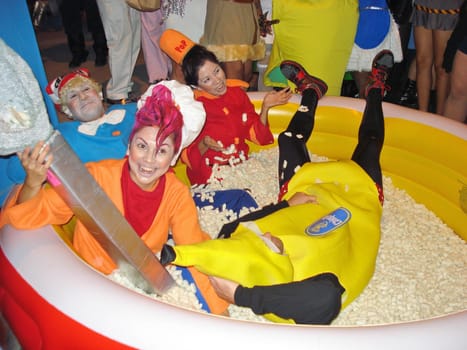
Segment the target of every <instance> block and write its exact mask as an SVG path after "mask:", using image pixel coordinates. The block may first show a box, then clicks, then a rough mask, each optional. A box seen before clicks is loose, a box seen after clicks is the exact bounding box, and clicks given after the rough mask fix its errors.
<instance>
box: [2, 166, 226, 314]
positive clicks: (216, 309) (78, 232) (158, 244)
mask: <svg viewBox="0 0 467 350" xmlns="http://www.w3.org/2000/svg"><path fill="white" fill-rule="evenodd" d="M124 162H125V161H124V160H122V159H119V160H115V159H110V160H103V161H100V162H96V163H87V164H86V167H87V168H88V170H89V172H90V173H91V174H92V175H93V177H94V178H95V180H96V181H97V182H98V183H99V185H100V186H101V187H102V188H103V190H104V192H106V194H107V195H108V196H109V198H110V199H111V200H112V202H113V203H114V204H115V206H116V207H117V208H118V210H119V211H120V212H121V213H123V211H124V208H123V199H122V191H121V184H120V177H121V173H122V166H123V164H124ZM18 192H19V191H17V193H16V195H15V196H13V198H10V200H9V201H8V202H7V203H6V205H5V206H4V208H3V209H2V213H1V216H0V227H1V226H3V225H5V224H11V225H12V226H13V227H15V228H17V229H31V228H38V227H41V226H44V225H48V224H53V225H62V224H65V223H67V222H68V221H69V220H70V218H71V217H72V216H73V212H72V211H71V209H70V208H69V207H68V206H67V205H66V204H65V202H64V201H63V200H62V199H61V198H60V196H59V195H58V194H57V193H56V192H55V190H53V189H42V190H41V191H40V192H39V194H38V195H37V196H35V197H34V198H32V199H31V200H29V201H27V202H24V203H21V204H16V205H15V203H16V200H17V195H18ZM169 231H170V232H171V234H172V237H173V240H174V242H175V244H191V243H197V242H201V241H205V240H208V239H210V238H209V235H208V234H207V233H205V232H203V231H202V230H201V228H200V225H199V221H198V214H197V210H196V207H195V204H194V202H193V199H192V197H191V194H190V192H189V189H188V187H187V186H186V185H185V184H183V183H182V182H181V181H180V180H179V179H178V178H177V177H176V176H175V174H173V173H170V172H169V173H167V176H166V185H165V190H164V194H163V198H162V201H161V204H160V207H159V210H158V212H157V215H156V217H155V218H154V221H153V223H152V225H151V226H150V228H149V229H148V230H147V232H146V233H144V234H143V235H142V237H141V239H142V240H143V241H144V242H145V243H146V245H147V246H148V247H149V248H150V249H151V250H152V251H153V252H154V253H158V252H159V251H160V250H161V249H162V246H163V244H164V243H166V242H167V239H168V234H169ZM73 246H74V248H75V249H76V251H77V252H78V253H79V254H80V255H81V257H82V258H83V259H84V260H86V261H87V262H88V263H89V264H90V265H92V266H93V267H94V268H96V269H97V270H99V271H101V272H103V273H105V274H109V273H110V272H112V271H113V270H114V269H115V268H116V265H115V263H114V262H113V261H112V259H111V258H110V257H109V255H108V254H107V252H106V251H105V250H104V249H103V248H102V247H101V246H100V245H99V243H98V242H97V241H96V239H95V238H94V237H93V236H92V234H91V233H90V232H89V231H88V230H87V229H86V228H85V227H84V225H83V224H82V223H81V222H80V221H77V223H76V226H75V231H74V236H73ZM190 272H191V273H192V275H193V278H194V280H195V282H196V284H197V286H198V288H199V289H200V291H201V293H202V294H203V296H204V298H205V299H206V302H207V304H208V306H209V308H210V310H211V312H212V313H216V314H220V313H222V312H224V311H225V310H226V308H227V306H228V303H227V302H226V301H224V300H223V299H220V298H219V297H218V296H217V294H216V293H215V291H214V289H213V288H212V286H211V284H210V282H209V280H208V278H207V276H206V275H204V274H202V273H200V272H199V271H196V270H195V269H193V268H190Z"/></svg>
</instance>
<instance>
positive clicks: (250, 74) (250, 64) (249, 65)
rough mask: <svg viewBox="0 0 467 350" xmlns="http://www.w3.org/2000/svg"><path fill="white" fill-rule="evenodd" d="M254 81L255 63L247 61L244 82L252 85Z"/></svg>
mask: <svg viewBox="0 0 467 350" xmlns="http://www.w3.org/2000/svg"><path fill="white" fill-rule="evenodd" d="M252 79H253V61H252V60H246V61H245V63H243V80H244V81H246V82H247V83H250V82H251V80H252ZM250 85H251V84H250Z"/></svg>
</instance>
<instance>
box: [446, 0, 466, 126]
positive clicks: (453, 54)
mask: <svg viewBox="0 0 467 350" xmlns="http://www.w3.org/2000/svg"><path fill="white" fill-rule="evenodd" d="M443 67H444V69H445V70H446V72H448V73H449V74H450V75H451V79H450V83H451V84H450V87H449V95H448V98H447V100H446V104H445V106H444V113H443V115H444V116H445V117H448V118H451V119H454V120H458V121H460V122H464V123H466V122H467V0H464V3H463V4H462V6H461V11H460V14H459V21H458V22H457V25H456V28H455V29H454V31H453V32H452V35H451V37H450V38H449V41H448V43H447V47H446V51H445V53H444V60H443Z"/></svg>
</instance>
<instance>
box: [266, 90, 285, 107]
mask: <svg viewBox="0 0 467 350" xmlns="http://www.w3.org/2000/svg"><path fill="white" fill-rule="evenodd" d="M290 97H292V90H290V88H289V87H286V88H283V89H282V90H279V91H275V90H273V91H269V92H268V93H267V94H266V95H265V96H264V99H263V106H264V107H265V108H268V109H269V108H271V107H274V106H279V105H283V104H286V103H287V102H288V101H289V100H290Z"/></svg>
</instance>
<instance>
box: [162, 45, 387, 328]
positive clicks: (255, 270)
mask: <svg viewBox="0 0 467 350" xmlns="http://www.w3.org/2000/svg"><path fill="white" fill-rule="evenodd" d="M393 64H394V57H393V55H392V53H391V52H390V51H382V52H381V53H379V54H378V55H377V56H376V57H375V59H374V61H373V70H372V74H371V80H370V82H369V84H368V86H367V89H366V93H367V100H366V101H367V102H366V108H365V111H364V113H363V117H362V121H361V124H360V128H359V132H358V144H357V146H356V148H355V150H354V152H353V154H352V157H351V160H339V161H327V162H321V163H312V162H310V156H309V153H308V149H307V146H306V143H307V141H308V139H309V138H310V136H311V133H312V130H313V127H314V123H315V111H316V107H317V104H318V101H319V99H320V98H321V97H322V96H323V95H324V94H325V93H326V91H327V85H326V84H325V82H323V81H321V80H320V79H318V78H315V77H313V76H311V75H309V74H308V73H307V72H306V71H305V70H304V68H303V67H302V66H301V65H300V64H298V63H296V62H293V61H284V62H282V64H281V66H280V67H281V71H282V73H283V74H284V76H286V77H287V78H288V79H289V80H290V81H292V82H293V83H294V84H295V85H297V87H298V89H299V91H300V92H301V94H302V99H301V105H300V106H299V108H298V110H297V111H296V113H295V115H294V116H293V118H292V119H291V121H290V123H289V125H288V127H287V129H286V130H285V131H283V132H282V133H281V134H280V135H279V138H278V142H279V183H280V194H279V200H280V201H279V202H278V203H277V204H273V205H270V206H267V207H264V208H263V209H260V210H258V211H256V212H252V213H250V214H248V215H246V216H243V217H241V218H240V219H238V220H236V221H234V222H232V223H229V224H227V225H224V227H223V228H222V230H221V232H220V234H219V237H221V238H224V239H216V240H211V241H207V242H202V243H199V244H194V245H179V246H175V247H172V246H168V245H166V246H165V247H164V248H163V250H162V254H161V262H162V263H163V264H167V263H173V264H175V265H179V266H194V267H196V268H198V269H199V270H200V271H203V272H204V273H206V274H208V275H210V276H212V277H211V281H212V282H213V284H214V287H215V288H216V290H217V292H218V294H219V295H220V296H221V297H223V298H224V299H226V300H227V301H229V302H231V303H235V304H236V305H238V306H245V307H249V308H251V309H252V310H253V312H255V313H256V314H261V315H265V317H267V318H269V319H270V320H272V321H276V322H289V323H300V324H329V323H331V322H332V320H333V319H334V318H335V317H336V316H337V315H338V313H339V312H340V310H341V307H345V306H346V305H348V304H349V303H350V302H351V301H352V300H354V299H355V298H356V297H357V296H358V295H359V294H360V293H361V292H362V290H363V289H364V288H365V286H366V285H367V283H368V282H369V280H370V279H371V276H372V274H373V271H374V266H375V261H376V256H377V252H378V246H379V240H380V220H381V214H382V203H383V184H382V172H381V166H380V161H379V158H380V153H381V150H382V147H383V142H384V116H383V110H382V103H381V102H382V98H383V96H384V93H385V90H386V85H385V82H386V79H387V76H388V71H389V70H390V68H391V67H392V66H393Z"/></svg>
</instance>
